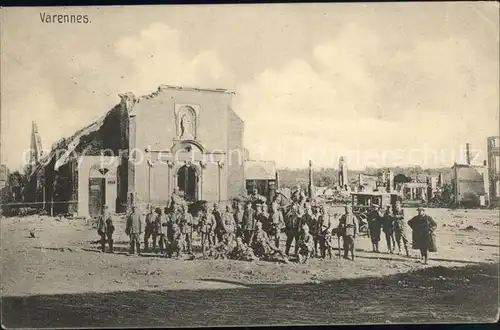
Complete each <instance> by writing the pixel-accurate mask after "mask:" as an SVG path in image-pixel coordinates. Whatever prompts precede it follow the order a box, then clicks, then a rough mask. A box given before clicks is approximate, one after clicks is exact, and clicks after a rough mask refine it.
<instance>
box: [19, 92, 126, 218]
mask: <svg viewBox="0 0 500 330" xmlns="http://www.w3.org/2000/svg"><path fill="white" fill-rule="evenodd" d="M96 124H97V125H98V124H99V123H98V122H95V123H93V124H92V125H89V126H87V127H86V128H84V129H83V130H85V129H89V130H90V132H89V133H87V134H85V135H83V136H80V137H79V135H80V134H81V132H82V131H83V130H80V131H78V132H76V133H75V134H74V135H73V136H72V137H70V138H67V139H62V140H61V141H60V142H58V143H57V144H56V145H55V146H54V147H53V150H52V152H51V153H50V154H49V155H48V157H50V160H49V159H44V160H43V161H44V162H45V164H43V163H41V164H40V165H42V167H41V168H39V169H37V170H35V171H34V172H33V174H32V178H31V182H32V184H31V185H30V186H29V187H28V190H29V193H28V196H29V198H28V200H27V201H29V202H43V201H45V202H46V204H45V209H46V211H48V212H50V211H51V210H52V211H53V212H54V213H55V214H57V213H72V212H74V211H75V210H76V208H77V205H76V203H75V202H72V201H75V200H76V199H77V190H78V170H79V169H78V162H77V161H76V159H77V157H78V156H82V155H86V156H97V155H101V153H102V152H104V151H106V154H108V155H109V154H110V153H112V154H113V155H114V156H121V159H120V166H119V173H118V177H119V180H118V182H119V183H120V184H119V185H118V194H117V195H118V198H117V204H118V205H117V206H118V207H117V211H119V212H121V211H123V210H124V208H125V207H126V199H127V171H128V170H127V168H128V147H129V145H128V143H129V131H128V125H129V117H128V111H127V108H126V106H125V104H123V102H122V103H120V104H117V105H116V106H115V107H113V108H112V109H111V110H110V111H109V112H108V113H107V114H106V115H105V117H104V120H102V124H101V125H100V127H99V128H98V129H97V130H92V126H93V125H96ZM77 140H78V141H77ZM72 144H76V146H75V147H74V150H71V148H72ZM64 152H67V153H68V154H67V155H64V156H63V154H64ZM61 156H62V157H64V159H61V158H62V157H61ZM57 157H59V159H56V158H57ZM57 161H60V162H61V163H60V164H59V166H58V169H57V171H56V170H55V169H54V167H55V165H56V162H57ZM52 201H53V202H57V203H54V207H53V209H52V203H51V202H52Z"/></svg>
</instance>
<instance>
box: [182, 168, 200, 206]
mask: <svg viewBox="0 0 500 330" xmlns="http://www.w3.org/2000/svg"><path fill="white" fill-rule="evenodd" d="M177 187H179V191H181V192H182V193H183V194H184V198H185V199H186V200H188V201H192V202H194V201H196V200H197V199H198V198H197V197H198V191H197V188H198V174H197V173H196V169H195V168H194V167H192V166H186V165H184V166H182V167H181V168H179V171H178V172H177Z"/></svg>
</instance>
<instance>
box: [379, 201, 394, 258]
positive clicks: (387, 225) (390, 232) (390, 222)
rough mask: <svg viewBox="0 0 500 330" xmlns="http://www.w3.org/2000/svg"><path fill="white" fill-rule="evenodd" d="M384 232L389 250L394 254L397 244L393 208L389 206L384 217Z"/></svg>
mask: <svg viewBox="0 0 500 330" xmlns="http://www.w3.org/2000/svg"><path fill="white" fill-rule="evenodd" d="M382 231H383V232H384V234H385V241H386V242H387V250H388V251H389V253H391V254H392V253H393V251H394V248H395V245H396V242H395V240H394V218H393V217H392V214H391V207H390V206H387V208H386V210H385V212H384V216H383V217H382Z"/></svg>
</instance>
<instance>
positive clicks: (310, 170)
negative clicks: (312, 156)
mask: <svg viewBox="0 0 500 330" xmlns="http://www.w3.org/2000/svg"><path fill="white" fill-rule="evenodd" d="M313 185H314V183H313V171H312V160H310V161H309V186H308V193H309V198H310V199H313V198H314V196H313V190H314V186H313Z"/></svg>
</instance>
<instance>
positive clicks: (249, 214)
mask: <svg viewBox="0 0 500 330" xmlns="http://www.w3.org/2000/svg"><path fill="white" fill-rule="evenodd" d="M241 229H242V231H243V241H244V242H245V244H251V243H252V236H253V233H254V230H255V211H254V209H253V208H252V203H250V202H248V203H247V204H246V206H245V211H244V212H243V221H242V224H241Z"/></svg>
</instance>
